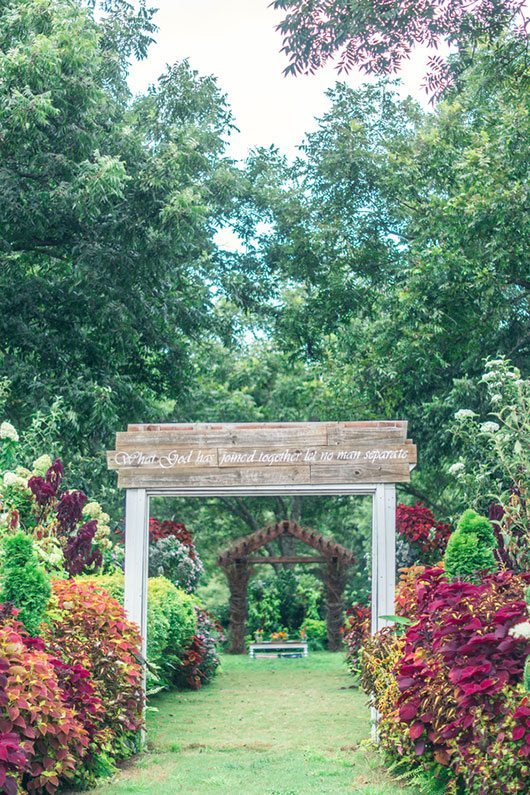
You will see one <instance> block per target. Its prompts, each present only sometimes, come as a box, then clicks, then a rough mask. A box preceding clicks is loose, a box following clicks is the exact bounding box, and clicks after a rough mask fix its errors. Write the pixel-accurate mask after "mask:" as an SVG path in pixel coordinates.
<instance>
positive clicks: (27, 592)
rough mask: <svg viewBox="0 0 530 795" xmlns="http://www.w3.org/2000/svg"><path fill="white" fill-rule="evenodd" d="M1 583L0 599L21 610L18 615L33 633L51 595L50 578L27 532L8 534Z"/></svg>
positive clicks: (37, 628) (0, 571)
mask: <svg viewBox="0 0 530 795" xmlns="http://www.w3.org/2000/svg"><path fill="white" fill-rule="evenodd" d="M0 577H1V580H2V587H1V591H0V602H12V603H13V604H14V605H15V607H17V608H18V609H19V610H20V614H19V619H20V621H22V622H23V623H24V625H25V627H26V629H27V630H28V632H29V633H30V635H36V634H37V633H38V630H39V626H40V623H41V621H42V619H43V617H44V613H45V610H46V606H47V604H48V600H49V598H50V593H51V586H50V580H49V578H48V576H47V574H46V572H45V571H44V569H43V568H42V567H41V566H39V561H38V558H37V556H36V554H35V551H34V549H33V541H32V539H31V537H30V536H28V535H26V533H24V532H22V531H20V532H18V533H15V535H12V536H7V537H6V538H5V539H4V543H3V556H2V562H1V564H0Z"/></svg>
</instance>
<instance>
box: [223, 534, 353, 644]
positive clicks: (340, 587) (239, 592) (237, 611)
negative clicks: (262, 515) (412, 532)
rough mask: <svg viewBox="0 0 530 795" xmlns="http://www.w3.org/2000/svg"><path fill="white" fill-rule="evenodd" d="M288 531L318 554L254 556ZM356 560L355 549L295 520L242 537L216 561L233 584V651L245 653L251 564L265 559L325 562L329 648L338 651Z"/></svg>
mask: <svg viewBox="0 0 530 795" xmlns="http://www.w3.org/2000/svg"><path fill="white" fill-rule="evenodd" d="M285 535H289V536H292V537H293V538H295V539H297V540H298V541H301V542H302V543H304V544H307V545H308V546H310V547H312V548H313V549H315V550H316V551H317V552H318V555H316V556H314V555H312V556H310V555H303V556H302V555H299V556H296V555H283V556H279V557H273V556H270V555H258V556H253V554H252V553H255V552H257V551H258V550H259V549H261V548H262V547H264V546H266V545H267V544H270V543H271V542H272V541H275V540H276V539H277V538H279V537H280V536H285ZM354 562H355V557H354V555H353V553H352V552H351V551H350V550H349V549H346V547H343V546H342V545H341V544H338V543H337V542H336V541H334V540H333V539H331V538H326V537H325V536H323V535H321V534H320V533H317V532H315V531H314V530H310V529H308V528H305V527H301V526H300V525H299V524H297V523H296V522H291V521H287V520H285V521H283V522H276V523H275V524H271V525H267V526H266V527H262V528H261V529H260V530H256V532H255V533H251V534H250V535H248V536H245V538H242V539H241V540H240V541H238V542H237V543H236V544H234V546H232V547H231V548H230V549H228V550H226V551H225V552H223V553H222V554H221V555H220V556H219V558H218V559H217V564H218V565H219V566H220V567H221V568H222V569H223V571H224V572H225V574H226V577H227V580H228V585H229V588H230V641H231V642H230V651H231V653H232V654H244V652H245V634H246V622H247V613H248V601H247V591H248V582H249V579H250V576H251V572H252V566H256V565H260V564H263V563H270V564H275V563H306V564H307V563H321V564H323V565H324V566H325V568H324V572H323V580H324V585H325V588H326V624H327V637H328V648H329V649H330V651H337V650H338V649H340V647H341V645H342V638H341V632H340V630H341V625H342V612H343V609H344V604H343V594H344V588H345V587H346V580H347V573H348V569H349V567H350V566H351V565H352V564H353V563H354Z"/></svg>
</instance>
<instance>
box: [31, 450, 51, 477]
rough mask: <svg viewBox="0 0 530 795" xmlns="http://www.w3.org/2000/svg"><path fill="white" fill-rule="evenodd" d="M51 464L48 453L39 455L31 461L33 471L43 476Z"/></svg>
mask: <svg viewBox="0 0 530 795" xmlns="http://www.w3.org/2000/svg"><path fill="white" fill-rule="evenodd" d="M51 465H52V460H51V458H50V456H49V455H41V456H39V458H37V459H36V461H34V462H33V472H34V473H35V474H36V475H40V476H41V477H43V476H44V475H45V474H46V472H47V471H48V470H49V468H50V467H51Z"/></svg>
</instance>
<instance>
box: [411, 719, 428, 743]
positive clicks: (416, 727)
mask: <svg viewBox="0 0 530 795" xmlns="http://www.w3.org/2000/svg"><path fill="white" fill-rule="evenodd" d="M424 729H425V725H424V724H423V723H422V722H421V721H416V723H413V724H412V726H411V727H410V729H409V736H410V739H411V740H417V739H419V738H420V737H421V735H422V734H423V732H424Z"/></svg>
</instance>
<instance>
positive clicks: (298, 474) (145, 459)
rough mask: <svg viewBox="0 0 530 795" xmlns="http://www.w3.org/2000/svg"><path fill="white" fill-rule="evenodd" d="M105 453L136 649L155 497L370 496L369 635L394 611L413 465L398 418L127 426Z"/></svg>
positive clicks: (142, 618) (144, 614) (142, 617)
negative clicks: (402, 514) (398, 533)
mask: <svg viewBox="0 0 530 795" xmlns="http://www.w3.org/2000/svg"><path fill="white" fill-rule="evenodd" d="M107 456H108V466H109V468H110V469H114V470H116V471H117V472H118V485H119V487H120V488H124V489H126V494H127V497H126V517H125V607H126V609H127V612H128V615H129V617H130V618H131V619H132V620H134V621H136V622H137V623H138V625H139V626H140V628H141V631H142V638H143V644H144V649H143V650H144V652H145V642H146V641H145V638H146V625H147V571H148V541H149V533H148V522H149V498H150V497H155V496H156V497H158V496H180V497H201V496H202V497H215V496H225V495H238V496H260V495H283V494H298V495H320V494H322V495H324V494H326V495H333V494H335V495H343V494H360V495H371V496H372V498H373V512H372V515H373V521H372V528H373V529H372V629H373V630H374V631H375V630H376V629H378V628H379V627H381V626H382V625H384V623H385V622H384V621H383V620H382V619H381V616H383V615H389V614H392V613H393V611H394V590H395V508H396V496H395V484H396V483H404V482H408V481H409V480H410V472H411V470H412V468H413V467H414V465H415V464H416V448H415V446H414V444H412V442H411V441H410V440H409V439H407V424H406V422H401V421H384V422H302V423H277V424H276V423H263V424H206V423H200V424H192V425H185V424H171V425H165V424H164V425H129V427H128V429H127V431H126V432H125V433H117V434H116V449H115V450H113V451H111V452H109V453H108V454H107Z"/></svg>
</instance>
